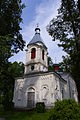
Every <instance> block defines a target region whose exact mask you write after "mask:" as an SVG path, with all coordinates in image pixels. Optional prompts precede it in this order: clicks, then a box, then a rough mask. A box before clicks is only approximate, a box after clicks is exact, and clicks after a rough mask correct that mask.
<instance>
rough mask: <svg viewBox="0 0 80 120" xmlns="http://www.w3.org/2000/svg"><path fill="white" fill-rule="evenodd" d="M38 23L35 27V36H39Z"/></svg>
mask: <svg viewBox="0 0 80 120" xmlns="http://www.w3.org/2000/svg"><path fill="white" fill-rule="evenodd" d="M40 31H41V30H40V28H39V23H37V27H36V28H35V34H40Z"/></svg>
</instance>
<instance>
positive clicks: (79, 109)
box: [48, 99, 80, 120]
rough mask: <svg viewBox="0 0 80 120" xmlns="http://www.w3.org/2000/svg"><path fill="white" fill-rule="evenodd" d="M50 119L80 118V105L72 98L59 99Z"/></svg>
mask: <svg viewBox="0 0 80 120" xmlns="http://www.w3.org/2000/svg"><path fill="white" fill-rule="evenodd" d="M48 120H80V106H79V104H78V103H76V102H75V101H73V100H71V99H70V100H63V101H57V102H56V103H55V106H54V108H53V109H52V112H51V115H50V117H49V119H48Z"/></svg>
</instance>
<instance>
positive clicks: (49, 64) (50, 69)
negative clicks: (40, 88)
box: [48, 56, 54, 71]
mask: <svg viewBox="0 0 80 120" xmlns="http://www.w3.org/2000/svg"><path fill="white" fill-rule="evenodd" d="M53 70H54V68H53V62H52V59H51V57H49V56H48V71H53Z"/></svg>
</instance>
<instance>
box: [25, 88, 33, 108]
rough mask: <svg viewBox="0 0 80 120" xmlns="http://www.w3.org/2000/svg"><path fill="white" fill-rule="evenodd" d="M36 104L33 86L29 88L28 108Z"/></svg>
mask: <svg viewBox="0 0 80 120" xmlns="http://www.w3.org/2000/svg"><path fill="white" fill-rule="evenodd" d="M34 105H35V92H34V91H33V89H32V88H30V89H29V92H28V93H27V107H28V108H34Z"/></svg>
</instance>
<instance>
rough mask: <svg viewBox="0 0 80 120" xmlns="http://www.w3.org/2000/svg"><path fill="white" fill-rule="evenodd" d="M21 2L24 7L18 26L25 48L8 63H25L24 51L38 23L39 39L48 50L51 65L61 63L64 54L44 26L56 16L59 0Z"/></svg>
mask: <svg viewBox="0 0 80 120" xmlns="http://www.w3.org/2000/svg"><path fill="white" fill-rule="evenodd" d="M22 2H23V3H25V5H26V7H25V8H24V9H23V12H22V19H23V23H21V24H20V26H21V28H22V31H21V34H22V35H23V39H24V40H25V42H26V46H25V48H24V50H23V51H20V52H19V53H18V54H14V56H13V57H11V58H10V61H11V62H14V61H17V62H24V63H25V62H26V52H25V50H26V48H27V44H28V43H29V42H30V41H31V39H32V38H33V36H34V34H35V28H36V26H37V23H38V24H39V27H40V29H41V37H42V39H43V41H44V43H45V45H46V46H47V48H48V53H49V56H50V57H51V59H52V61H53V63H59V62H61V61H62V56H63V55H66V53H64V52H63V51H62V48H60V47H58V45H57V44H58V41H56V42H54V41H52V37H51V36H50V35H49V34H48V32H47V30H46V26H47V25H48V24H49V22H50V21H51V20H52V19H53V18H55V17H56V16H57V14H58V12H57V9H58V8H59V7H60V0H22Z"/></svg>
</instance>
